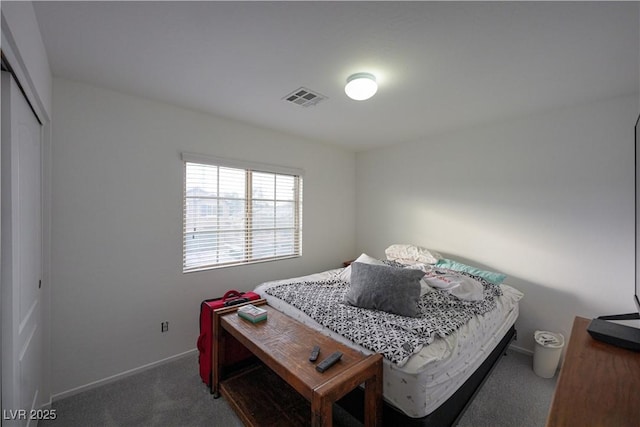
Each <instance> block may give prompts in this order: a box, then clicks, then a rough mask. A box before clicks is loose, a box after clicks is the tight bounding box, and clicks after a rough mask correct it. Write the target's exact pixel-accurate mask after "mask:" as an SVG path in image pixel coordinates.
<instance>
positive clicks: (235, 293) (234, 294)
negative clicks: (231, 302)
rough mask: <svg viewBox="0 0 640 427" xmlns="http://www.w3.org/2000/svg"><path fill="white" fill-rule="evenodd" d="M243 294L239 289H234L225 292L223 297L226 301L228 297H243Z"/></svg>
mask: <svg viewBox="0 0 640 427" xmlns="http://www.w3.org/2000/svg"><path fill="white" fill-rule="evenodd" d="M241 296H242V294H241V293H240V292H238V291H234V290H233V289H232V290H230V291H227V292H225V294H224V296H223V297H222V301H225V300H226V299H227V298H231V297H241Z"/></svg>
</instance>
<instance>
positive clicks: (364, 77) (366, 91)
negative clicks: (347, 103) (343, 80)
mask: <svg viewBox="0 0 640 427" xmlns="http://www.w3.org/2000/svg"><path fill="white" fill-rule="evenodd" d="M377 91H378V83H376V77H375V76H374V75H373V74H369V73H356V74H352V75H350V76H349V78H348V79H347V85H346V86H345V87H344V92H345V93H346V94H347V96H348V97H349V98H351V99H354V100H356V101H364V100H365V99H369V98H371V97H372V96H373V95H375V94H376V92H377Z"/></svg>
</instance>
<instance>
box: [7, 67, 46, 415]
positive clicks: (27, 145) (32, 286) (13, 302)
mask: <svg viewBox="0 0 640 427" xmlns="http://www.w3.org/2000/svg"><path fill="white" fill-rule="evenodd" d="M41 141H42V134H41V126H40V124H39V123H38V120H37V119H36V117H35V115H34V113H33V112H32V111H31V108H30V107H29V105H28V103H27V101H26V100H25V98H24V97H23V95H22V93H21V92H20V90H19V88H18V86H17V84H16V82H15V81H14V80H13V78H12V77H11V75H10V74H9V73H7V72H2V151H1V153H0V159H1V162H2V163H1V164H2V167H1V168H0V171H1V177H2V186H1V188H2V229H1V232H0V236H1V241H2V247H1V258H2V276H1V277H2V288H1V291H2V296H1V300H0V301H1V305H2V307H1V308H2V401H3V402H2V409H3V415H2V418H3V425H5V423H6V424H7V425H19V426H23V425H36V424H37V421H36V420H29V412H30V411H31V410H33V409H38V408H37V407H36V405H37V402H38V401H39V400H38V393H39V390H40V385H41V382H42V373H43V366H44V365H43V362H44V360H43V348H44V347H43V337H44V335H43V327H42V322H43V317H42V304H41V293H40V288H41V281H40V279H41V271H42V196H41V194H42V191H41V184H42V183H41V175H42V172H41V171H42V166H41V145H42V143H41ZM21 410H24V411H25V412H18V411H21ZM10 411H16V412H10Z"/></svg>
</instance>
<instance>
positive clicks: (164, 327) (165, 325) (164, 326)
mask: <svg viewBox="0 0 640 427" xmlns="http://www.w3.org/2000/svg"><path fill="white" fill-rule="evenodd" d="M168 330H169V322H162V323H160V332H167V331H168Z"/></svg>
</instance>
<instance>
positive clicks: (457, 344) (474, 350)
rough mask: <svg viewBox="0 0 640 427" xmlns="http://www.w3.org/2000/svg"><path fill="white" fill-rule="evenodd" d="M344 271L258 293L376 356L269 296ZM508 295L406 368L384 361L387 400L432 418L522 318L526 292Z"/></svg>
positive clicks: (307, 322)
mask: <svg viewBox="0 0 640 427" xmlns="http://www.w3.org/2000/svg"><path fill="white" fill-rule="evenodd" d="M339 271H340V270H330V271H325V272H322V273H316V274H312V275H309V276H304V277H296V278H292V279H286V280H278V281H273V282H266V283H263V284H261V285H260V286H258V287H257V288H256V289H255V292H257V293H258V294H260V296H261V297H263V298H265V299H266V300H267V301H268V303H269V305H270V306H272V307H274V308H275V309H277V310H279V311H281V312H283V313H285V314H287V315H289V316H291V317H293V318H295V319H297V320H298V321H300V322H302V323H304V324H305V325H308V326H310V327H311V328H313V329H316V330H318V331H321V332H322V333H324V334H325V335H328V336H330V337H331V338H333V339H335V340H336V341H339V342H342V343H344V344H346V345H348V346H349V347H352V348H356V349H358V350H360V351H362V352H363V353H365V354H370V353H372V352H371V351H370V350H368V349H365V348H364V347H361V346H359V345H357V344H354V343H353V342H351V341H349V340H347V339H346V338H344V337H342V336H341V335H339V334H336V333H335V332H333V331H331V330H329V329H327V328H325V327H323V326H322V325H320V324H318V323H317V322H316V321H314V320H313V319H312V318H310V317H309V316H307V315H306V314H305V313H303V312H302V311H300V310H298V309H297V308H295V307H293V306H291V305H289V304H287V303H285V302H284V301H282V300H280V299H278V298H276V297H273V296H271V295H268V294H266V293H265V292H264V290H265V289H267V288H269V287H271V286H275V285H279V284H283V283H292V282H301V281H305V280H314V281H317V280H325V279H328V278H331V277H335V274H336V272H339ZM500 287H501V289H502V291H503V295H502V296H501V297H499V298H498V299H497V307H496V309H495V310H492V311H490V312H488V313H486V314H484V315H482V316H477V317H474V318H473V319H471V320H470V321H469V322H468V323H467V324H466V325H464V326H463V327H461V328H460V329H458V330H457V331H456V332H455V333H453V334H452V335H451V336H449V337H447V338H446V339H442V338H439V337H436V339H435V340H434V341H433V343H431V344H429V345H428V346H425V347H423V348H422V350H420V352H419V353H417V354H415V355H413V356H411V358H410V359H409V361H408V362H407V363H406V364H405V365H404V366H403V367H401V368H399V367H398V366H397V365H395V364H393V363H391V362H390V361H389V360H387V359H383V393H384V399H385V400H386V401H387V402H389V403H391V404H392V405H394V406H395V407H397V408H398V409H400V410H401V411H402V412H404V413H405V414H406V415H408V416H410V417H413V418H421V417H424V416H426V415H429V414H430V413H431V412H433V411H434V410H435V409H437V408H438V407H439V406H440V405H441V404H442V403H444V402H445V401H446V400H447V399H448V398H449V397H451V395H452V394H453V393H455V391H456V390H457V389H458V388H459V387H460V386H461V385H462V384H463V383H464V382H465V381H466V380H467V379H468V378H469V377H470V376H471V374H473V372H475V370H476V369H477V368H478V367H479V366H480V365H481V364H482V362H483V361H484V360H485V359H486V357H487V356H488V355H489V354H490V353H491V351H492V350H493V349H494V348H495V347H496V346H497V345H498V343H499V342H500V340H501V339H502V337H504V335H505V333H506V332H507V331H508V330H509V328H511V326H512V325H513V324H514V323H515V321H516V319H517V318H518V301H519V300H520V299H521V298H522V296H523V294H522V293H521V292H520V291H518V290H516V289H514V288H512V287H511V286H509V285H505V284H502V285H500Z"/></svg>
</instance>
